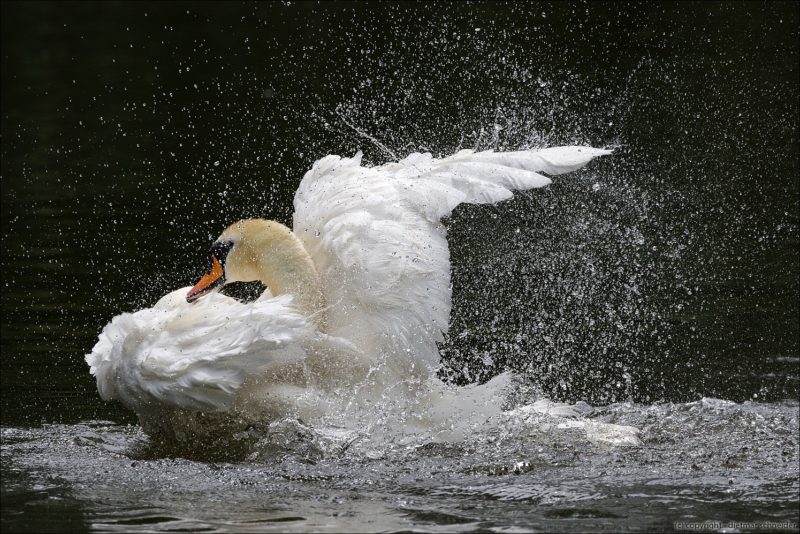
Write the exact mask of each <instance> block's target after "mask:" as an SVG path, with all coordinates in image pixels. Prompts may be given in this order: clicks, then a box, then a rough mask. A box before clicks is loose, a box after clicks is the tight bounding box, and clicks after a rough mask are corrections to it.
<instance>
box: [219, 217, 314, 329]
mask: <svg viewBox="0 0 800 534" xmlns="http://www.w3.org/2000/svg"><path fill="white" fill-rule="evenodd" d="M246 222H247V223H249V224H251V225H253V226H254V228H252V229H251V230H250V231H249V232H248V233H249V239H247V242H246V243H244V242H243V243H242V245H244V247H243V249H242V250H241V251H240V253H241V255H239V254H237V256H239V260H240V261H238V262H237V263H239V264H240V265H241V266H242V267H241V268H240V269H238V270H239V273H238V275H237V276H236V277H235V279H239V280H243V281H247V280H260V281H261V282H262V283H263V284H265V285H266V286H267V287H268V288H269V289H270V291H271V292H272V294H273V295H275V296H278V295H285V294H289V295H292V305H293V306H294V307H295V308H297V309H298V310H299V311H300V312H302V313H303V314H304V315H305V316H307V317H311V319H312V320H313V321H314V323H315V324H316V325H317V327H319V328H323V327H324V324H325V317H324V308H325V298H324V296H323V292H322V287H321V283H320V280H319V275H318V273H317V269H316V268H315V267H314V262H313V261H312V260H311V256H309V254H308V252H307V251H306V249H305V247H304V246H303V243H302V242H301V241H300V239H298V238H297V236H295V235H294V233H293V232H292V231H291V230H290V229H289V228H287V227H286V226H284V225H282V224H280V223H278V222H275V221H264V220H251V221H246ZM242 260H243V261H242ZM235 279H234V280H235Z"/></svg>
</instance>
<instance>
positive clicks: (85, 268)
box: [0, 2, 800, 532]
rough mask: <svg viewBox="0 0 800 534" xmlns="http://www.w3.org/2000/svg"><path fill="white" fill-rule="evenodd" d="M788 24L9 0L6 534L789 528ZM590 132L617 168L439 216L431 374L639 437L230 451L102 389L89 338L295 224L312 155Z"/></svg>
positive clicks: (769, 17) (793, 177)
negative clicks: (440, 325)
mask: <svg viewBox="0 0 800 534" xmlns="http://www.w3.org/2000/svg"><path fill="white" fill-rule="evenodd" d="M798 10H799V8H798V5H797V4H796V3H791V2H786V3H781V2H773V3H765V4H762V3H706V2H704V3H660V4H655V5H652V6H651V5H645V4H622V3H599V2H592V3H585V4H584V3H578V4H566V3H564V4H562V3H558V4H554V5H550V4H534V3H512V4H508V3H494V2H492V3H469V4H467V3H463V4H462V3H459V4H455V3H454V4H445V3H433V4H411V3H408V4H406V3H402V4H372V3H359V4H350V3H336V4H327V3H323V4H319V5H318V4H315V3H303V2H285V3H263V4H247V3H224V4H217V3H145V2H136V3H115V2H104V3H96V4H95V3H3V4H2V92H1V94H0V98H1V99H2V151H1V155H2V174H1V180H0V187H2V204H1V206H0V207H2V219H1V220H2V272H3V277H2V286H0V287H2V331H1V334H2V335H0V350H1V351H2V357H0V366H2V427H3V433H2V443H3V446H2V470H3V471H2V475H3V476H2V478H3V486H2V488H3V489H2V521H3V523H2V524H3V530H4V531H5V530H9V531H15V530H26V529H30V530H40V529H49V530H56V531H65V530H70V531H80V530H91V529H99V530H118V531H126V530H141V531H147V530H176V529H188V530H202V529H206V530H214V531H226V530H236V531H263V530H276V531H282V530H296V531H303V530H327V531H337V530H351V529H352V530H368V531H374V530H389V531H391V530H403V529H409V530H410V529H419V530H429V531H471V530H494V531H504V532H514V531H527V530H534V531H535V530H548V529H549V530H575V531H581V530H585V529H587V528H597V529H606V530H611V531H615V530H620V529H626V528H630V529H634V530H642V529H651V530H653V529H654V530H663V529H672V528H674V526H675V523H674V522H675V521H679V520H687V521H722V522H726V521H742V522H747V521H751V522H752V521H755V522H758V521H760V522H762V523H760V524H762V525H763V524H764V523H763V522H764V521H773V520H774V521H790V522H794V524H795V529H796V524H797V522H798V511H797V510H798V499H797V490H798V467H797V461H798V441H797V427H798V404H797V399H798V362H800V359H799V358H800V347H798V343H800V341H799V340H800V333H799V331H798V329H799V328H800V326H799V324H800V318H799V317H798V313H799V312H798V300H799V299H800V296H799V295H800V287H799V286H800V284H799V283H798V274H800V273H799V271H800V266H799V265H798V244H799V243H800V242H799V241H798V198H799V197H800V191H799V189H800V186H799V185H798V170H799V169H798V97H800V91H799V90H798V82H797V80H798V74H799V73H798V61H799V58H800V53H799V51H798V13H799V12H798ZM367 136H372V137H374V138H375V139H377V140H378V141H379V143H375V142H373V141H371V140H370V139H369V138H368V137H367ZM575 143H578V144H590V145H594V146H611V147H615V153H614V155H613V156H611V157H607V158H604V159H602V160H600V161H598V162H595V163H592V165H590V167H588V168H587V169H585V170H583V171H581V172H580V173H576V174H575V175H569V176H565V177H562V178H560V179H557V180H556V181H555V183H554V184H553V185H552V186H551V187H549V188H547V189H545V190H538V191H534V192H531V193H526V194H518V195H517V196H516V197H515V198H514V199H512V200H510V201H507V202H504V203H502V204H500V205H498V206H479V207H476V206H471V207H461V208H459V209H457V210H456V212H455V213H454V214H453V216H452V217H451V218H450V219H449V221H448V222H447V224H448V226H449V236H450V244H451V253H452V262H453V283H454V301H455V302H454V312H453V316H452V327H451V331H450V334H449V337H448V339H447V341H446V343H445V344H444V345H443V346H442V356H443V368H442V372H441V375H442V377H443V378H445V379H447V380H450V381H452V382H454V383H458V384H466V383H470V382H475V381H484V380H487V379H489V378H491V377H492V376H494V375H495V374H497V373H499V372H500V371H503V370H513V371H515V372H516V373H517V374H518V375H519V376H520V377H522V379H523V381H525V382H527V384H528V385H530V386H532V387H533V389H534V391H535V392H537V394H538V395H540V396H544V397H547V398H550V399H554V400H559V401H567V402H575V401H585V402H588V403H589V404H591V405H592V406H595V411H594V413H593V414H591V416H590V420H591V421H598V422H613V423H618V424H625V425H632V426H636V427H637V428H639V429H640V430H641V432H642V438H643V445H642V446H641V447H633V448H629V447H628V448H622V447H620V448H617V447H609V446H607V445H602V444H598V443H597V442H596V440H595V441H593V440H592V439H587V436H584V435H583V434H580V433H578V434H579V435H578V434H576V435H572V434H570V433H569V432H566V431H560V430H553V429H551V428H550V427H551V426H553V428H557V427H558V425H556V424H554V423H552V422H547V421H544V422H543V421H539V420H537V421H536V422H535V424H534V427H535V428H536V431H535V432H534V431H532V430H531V428H530V427H528V426H525V425H524V424H522V422H520V420H519V419H514V420H513V421H511V422H509V423H508V425H507V427H506V430H501V429H498V428H497V427H492V428H491V429H485V430H484V431H482V432H480V433H478V434H476V436H474V437H473V438H472V439H471V440H468V441H466V442H464V443H460V444H457V445H453V446H452V447H451V448H448V447H439V446H436V445H433V444H430V443H428V442H426V440H425V438H424V436H417V437H415V438H414V439H410V438H409V439H410V441H409V440H406V441H404V439H406V438H403V439H400V438H394V439H390V440H388V441H383V442H381V443H380V444H376V443H375V442H371V443H367V442H364V444H363V445H362V446H359V447H351V448H349V449H347V450H346V451H343V450H340V449H337V446H336V445H335V442H336V440H333V442H334V445H330V446H319V442H320V440H321V439H322V438H319V437H317V438H313V439H312V438H308V439H307V440H306V441H303V439H299V438H298V439H299V441H298V442H294V441H291V440H290V441H289V442H288V443H289V444H290V445H297V447H287V448H285V450H284V449H280V451H278V452H277V453H276V452H275V451H274V450H273V452H272V453H271V454H270V455H267V459H268V461H265V460H264V459H263V458H261V459H259V458H256V459H249V460H248V461H246V462H243V463H220V464H214V463H208V462H196V461H190V460H185V459H180V458H171V457H165V456H163V455H158V454H155V453H153V452H152V451H150V450H149V449H148V444H147V439H146V437H145V436H144V435H143V434H141V431H140V430H139V428H138V427H137V426H136V425H135V423H136V421H135V417H134V416H133V415H132V414H130V413H129V412H127V411H126V410H124V409H123V408H121V407H120V406H117V405H113V404H106V403H103V402H102V401H101V400H100V399H99V396H98V395H97V393H96V389H95V384H94V380H93V378H92V377H91V376H90V375H89V373H88V367H87V366H86V364H85V362H84V360H83V356H84V354H86V353H87V352H88V351H90V350H91V347H92V346H93V345H94V343H95V340H96V336H97V334H98V332H99V331H100V329H101V328H102V327H103V325H105V324H106V323H107V322H108V321H109V320H110V319H111V318H112V317H113V316H115V315H117V314H119V313H120V312H123V311H133V310H136V309H139V308H141V307H144V306H149V305H152V304H153V303H154V302H155V301H156V300H157V299H158V298H159V297H160V296H161V295H163V294H165V293H167V292H168V291H171V290H173V289H175V288H178V287H181V286H185V285H188V284H189V283H191V282H192V281H193V280H194V279H195V278H196V277H197V275H198V274H200V271H201V270H202V269H203V267H204V266H205V255H206V251H207V248H208V244H209V243H210V241H211V240H213V239H214V238H215V237H216V236H217V235H218V234H219V233H220V231H221V230H222V229H223V228H224V227H225V226H227V224H229V223H230V222H232V221H234V220H236V219H239V218H244V217H249V216H259V217H266V218H272V219H276V220H279V221H282V222H285V223H290V222H291V214H292V207H291V199H292V196H293V193H294V191H295V189H296V187H297V185H298V183H299V181H300V178H301V177H302V175H303V173H304V172H305V171H306V170H307V169H308V168H309V167H310V166H311V164H312V163H313V162H314V161H315V160H316V159H318V158H320V157H322V156H324V155H327V154H340V155H343V156H349V155H351V154H352V153H354V152H355V151H356V150H358V149H361V150H363V151H364V153H365V161H367V162H369V163H372V164H376V163H383V162H385V161H389V160H392V159H396V158H400V157H404V156H405V155H407V154H408V153H410V152H414V151H430V152H433V153H434V155H437V156H440V155H448V154H450V153H452V152H454V151H456V150H457V149H459V148H478V149H487V148H496V149H501V150H512V149H521V148H527V147H537V146H545V145H558V144H575ZM232 291H233V292H234V293H236V292H238V293H239V294H240V295H245V294H248V293H250V294H252V292H253V291H254V288H253V287H238V288H233V289H232ZM719 399H724V400H719ZM287 424H290V423H287ZM128 425H131V426H128ZM567 426H568V425H567ZM501 428H502V427H501ZM548 429H550V430H548ZM562 430H563V429H562ZM292 432H294V430H293V431H292ZM298 432H299V431H298ZM308 432H310V434H303V432H299V434H298V435H305V436H308V435H311V436H316V433H318V432H321V430H320V429H311V430H309V431H308ZM498 432H499V433H500V436H499V437H498ZM290 433H291V432H290ZM292 435H294V434H292ZM587 435H588V434H587ZM308 440H310V442H313V443H314V444H315V445H314V446H313V447H311V448H310V449H309V447H310V446H309V445H308V443H309V441H308ZM367 441H369V440H367ZM322 442H325V443H327V441H325V440H324V439H322ZM437 447H438V448H437ZM309 451H310V452H309ZM309 455H310V456H309ZM712 526H713V525H712ZM751 528H753V527H751ZM740 530H748V528H747V527H743V528H741V529H740Z"/></svg>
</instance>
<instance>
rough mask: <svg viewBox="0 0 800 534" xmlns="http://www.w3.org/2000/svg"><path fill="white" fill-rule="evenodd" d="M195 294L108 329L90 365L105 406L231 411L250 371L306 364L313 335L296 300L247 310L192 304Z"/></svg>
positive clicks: (224, 303)
mask: <svg viewBox="0 0 800 534" xmlns="http://www.w3.org/2000/svg"><path fill="white" fill-rule="evenodd" d="M188 290H189V288H188V287H187V288H182V289H179V290H177V291H173V292H172V293H169V294H168V295H166V296H165V297H163V298H162V299H161V300H160V301H159V302H158V303H157V304H156V305H155V306H153V307H152V308H147V309H144V310H140V311H138V312H136V313H123V314H122V315H119V316H117V317H115V318H114V319H113V320H112V321H111V323H110V324H109V325H107V326H106V327H105V328H104V329H103V331H102V333H101V334H100V339H99V341H98V343H97V345H96V346H95V348H94V350H93V351H92V353H91V354H89V355H88V356H87V357H86V361H87V363H88V364H89V365H90V366H91V373H92V374H94V375H96V376H97V388H98V390H99V392H100V395H101V396H102V397H103V398H104V399H107V400H110V399H118V400H120V401H122V402H123V403H124V404H126V405H127V406H129V407H131V408H133V409H135V410H136V411H142V410H145V411H146V410H149V409H150V408H152V407H153V406H159V405H161V404H167V405H170V406H173V407H178V408H184V409H190V410H192V409H194V410H224V409H225V408H227V407H228V406H229V405H230V403H231V401H232V399H233V394H234V393H235V392H236V390H237V389H238V388H239V387H240V386H241V385H242V383H243V382H244V381H245V379H246V377H247V372H248V371H249V370H251V369H254V368H260V367H263V366H264V364H265V363H268V362H291V361H297V360H299V359H301V358H302V357H303V356H304V353H303V350H302V346H301V345H302V342H303V341H304V340H307V339H310V338H312V337H313V335H314V332H313V329H312V327H311V325H310V324H309V322H308V321H307V320H306V319H305V318H304V317H303V316H301V315H299V314H298V313H297V312H296V311H295V310H294V309H293V308H292V307H291V306H290V303H291V300H292V299H291V296H290V295H283V296H280V297H275V298H270V299H267V300H259V301H256V302H253V303H252V304H249V305H247V306H243V305H242V304H241V303H239V302H238V301H236V300H235V299H232V298H230V297H226V296H225V295H222V294H219V293H212V294H210V295H208V296H207V297H206V298H204V299H200V300H199V301H198V302H197V303H196V304H189V303H187V302H186V293H187V292H188Z"/></svg>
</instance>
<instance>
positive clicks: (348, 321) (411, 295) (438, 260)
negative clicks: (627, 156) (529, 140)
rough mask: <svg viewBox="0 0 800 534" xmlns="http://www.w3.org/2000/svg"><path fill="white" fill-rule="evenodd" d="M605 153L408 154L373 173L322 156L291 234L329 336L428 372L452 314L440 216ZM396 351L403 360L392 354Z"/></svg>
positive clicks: (304, 186) (357, 161) (299, 197)
mask: <svg viewBox="0 0 800 534" xmlns="http://www.w3.org/2000/svg"><path fill="white" fill-rule="evenodd" d="M610 152H611V151H609V150H603V149H596V148H591V147H578V146H572V147H554V148H547V149H544V150H526V151H518V152H493V151H484V152H474V151H472V150H461V151H459V152H458V153H456V154H454V155H453V156H450V157H447V158H443V159H436V158H434V157H433V156H432V155H431V154H428V153H424V154H420V153H415V154H411V155H409V156H408V157H406V158H405V159H403V160H401V161H399V162H396V163H389V164H386V165H382V166H380V167H362V166H361V153H360V152H359V153H357V154H356V155H355V156H354V157H353V158H341V157H339V156H327V157H325V158H322V159H321V160H319V161H317V162H316V163H315V164H314V165H313V167H312V168H311V170H310V171H308V172H307V173H306V175H305V176H304V177H303V180H302V182H301V183H300V187H299V188H298V190H297V194H296V195H295V200H294V208H295V214H294V232H295V233H296V234H297V235H298V237H300V239H301V240H302V241H303V243H304V245H305V247H306V249H307V250H308V252H309V253H310V254H311V256H312V258H313V260H314V262H315V264H316V266H317V268H318V270H319V271H320V275H321V276H322V278H323V284H324V287H326V288H327V295H326V296H327V299H328V303H329V309H328V322H329V331H330V333H331V334H332V335H337V336H340V337H344V338H346V339H350V340H352V341H353V342H354V344H355V345H356V346H357V347H358V348H359V349H361V350H362V351H365V352H370V351H372V352H375V354H373V355H372V356H373V357H375V358H383V357H385V358H386V359H387V360H386V361H387V362H388V363H390V365H395V366H401V367H404V368H403V369H402V372H404V373H409V371H410V370H412V368H413V370H417V371H419V372H420V373H421V374H425V375H427V374H430V373H431V372H432V371H433V370H434V369H435V368H436V366H437V365H438V363H439V358H438V350H437V347H436V343H437V342H439V341H441V340H442V339H443V332H446V331H447V327H448V322H449V317H450V302H451V289H450V259H449V251H448V248H447V240H446V234H445V230H444V228H443V226H442V225H441V224H440V220H441V219H442V218H443V217H446V216H448V215H450V213H451V212H452V210H453V209H454V208H455V207H456V206H457V205H458V204H460V203H462V202H465V203H472V204H483V203H495V202H499V201H501V200H505V199H508V198H510V197H511V196H512V194H513V191H516V190H526V189H532V188H536V187H544V186H546V185H548V184H550V183H551V180H550V178H548V177H547V176H543V175H542V174H540V173H541V172H544V173H547V174H551V175H558V174H563V173H565V172H570V171H574V170H576V169H579V168H580V167H582V166H584V165H585V164H586V163H588V162H589V161H591V160H592V158H594V157H597V156H601V155H604V154H609V153H610ZM398 355H403V358H392V357H393V356H398Z"/></svg>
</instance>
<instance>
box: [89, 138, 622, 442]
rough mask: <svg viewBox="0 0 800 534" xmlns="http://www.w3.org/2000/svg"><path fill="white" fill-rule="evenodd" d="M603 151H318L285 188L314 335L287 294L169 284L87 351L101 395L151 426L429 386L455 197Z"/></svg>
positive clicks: (323, 405) (503, 188)
mask: <svg viewBox="0 0 800 534" xmlns="http://www.w3.org/2000/svg"><path fill="white" fill-rule="evenodd" d="M608 153H610V151H608V150H601V149H595V148H589V147H557V148H549V149H544V150H538V151H536V150H534V151H519V152H503V153H498V152H492V151H487V152H473V151H471V150H462V151H460V152H458V153H456V154H455V155H453V156H450V157H447V158H443V159H437V158H433V157H432V156H431V154H411V155H410V156H408V157H407V158H405V159H403V160H402V161H399V162H396V163H389V164H386V165H382V166H379V167H362V166H361V155H360V153H359V154H357V155H356V156H355V157H353V158H340V157H339V156H327V157H325V158H322V159H321V160H319V161H317V162H316V163H315V164H314V166H313V168H312V169H311V170H310V171H308V173H306V175H305V177H304V178H303V180H302V182H301V183H300V186H299V188H298V190H297V193H296V196H295V200H294V208H295V214H294V228H293V231H294V233H295V235H296V236H297V237H298V238H299V239H300V240H301V241H302V243H303V245H304V247H305V249H306V250H307V252H308V254H309V255H310V256H311V259H312V260H313V263H314V265H315V267H316V270H317V272H318V273H319V276H320V282H321V286H322V288H323V291H324V293H325V299H326V302H327V308H326V309H325V313H326V315H327V327H326V330H325V332H324V333H323V332H319V331H317V330H316V327H315V323H314V322H313V321H312V319H311V318H310V317H305V316H303V314H302V313H300V312H299V311H298V310H297V308H296V307H293V305H292V299H291V296H290V295H283V296H278V297H271V296H270V295H265V296H262V298H260V299H258V300H257V301H255V302H252V303H247V304H242V303H240V302H238V301H235V300H234V299H231V298H228V297H226V296H224V295H220V294H214V293H212V294H210V295H207V296H205V297H203V298H201V299H199V300H198V301H197V302H196V303H193V304H188V303H187V302H186V301H185V295H186V292H187V290H186V289H181V290H178V291H175V292H173V293H170V294H169V295H167V296H165V297H164V298H163V299H161V301H159V302H158V303H157V304H156V305H155V306H154V307H153V308H150V309H144V310H141V311H138V312H136V313H132V314H128V313H126V314H122V315H120V316H118V317H116V318H114V320H113V321H112V322H111V323H110V324H109V325H107V326H106V327H105V328H104V330H103V332H102V333H101V334H100V339H99V341H98V343H97V344H96V346H95V347H94V349H93V351H92V353H91V354H89V355H87V356H86V361H87V362H88V363H89V365H90V366H91V372H92V374H94V375H95V376H96V378H97V385H98V390H99V391H100V395H101V396H102V397H103V398H104V399H107V400H109V399H118V400H120V401H121V402H122V403H123V404H125V405H126V406H128V407H129V408H132V409H134V410H135V411H136V412H137V413H138V414H139V415H140V418H141V419H142V421H143V424H145V421H151V422H152V421H153V420H155V421H158V415H159V414H165V415H163V417H162V419H163V421H166V422H162V423H158V422H156V423H152V425H156V426H158V424H161V425H162V426H164V425H167V426H170V427H174V426H175V425H176V424H177V422H180V421H185V420H188V419H190V418H188V416H186V415H185V414H191V413H196V412H203V411H218V412H223V413H224V412H228V411H230V412H236V414H237V417H239V416H240V415H241V414H247V416H248V417H252V418H258V417H261V416H264V417H267V416H269V417H275V416H280V415H294V416H302V417H313V416H316V415H324V414H325V413H326V412H330V411H338V412H339V413H344V412H345V411H346V410H345V408H347V409H349V408H350V407H352V406H353V405H354V404H355V405H358V404H359V403H370V404H371V405H372V406H374V403H375V402H379V401H383V400H385V399H386V397H387V395H388V394H387V391H389V389H391V390H392V392H391V395H400V396H402V394H406V395H408V396H410V397H411V396H414V395H415V394H416V393H414V392H415V391H416V392H419V388H420V387H422V386H424V385H425V384H430V383H432V382H431V381H435V378H434V377H433V371H434V370H435V368H436V366H437V365H438V363H439V357H438V351H437V346H436V343H437V342H439V341H441V340H442V339H443V333H444V332H446V331H447V328H448V321H449V316H450V306H451V288H450V261H449V252H448V247H447V240H446V232H445V228H444V227H443V226H442V224H441V223H440V220H441V219H442V218H443V217H446V216H448V215H449V214H450V213H451V212H452V210H453V209H454V208H455V207H456V206H457V205H458V204H460V203H493V202H498V201H501V200H504V199H507V198H510V197H511V195H512V192H513V191H515V190H525V189H531V188H535V187H542V186H545V185H547V184H549V183H550V178H548V177H546V176H543V175H541V174H539V173H540V172H545V173H548V174H551V175H557V174H562V173H564V172H569V171H572V170H576V169H578V168H580V167H582V166H583V165H585V164H586V163H588V162H589V161H590V160H591V159H592V158H594V157H596V156H600V155H604V154H608ZM398 392H399V393H398ZM175 413H180V414H183V415H181V416H180V417H177V418H176V417H175V416H174V414H175ZM154 414H155V419H154ZM265 414H268V415H265ZM148 424H150V423H148ZM192 424H194V425H195V427H196V422H195V423H192ZM152 425H151V426H152ZM187 428H188V427H187Z"/></svg>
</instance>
